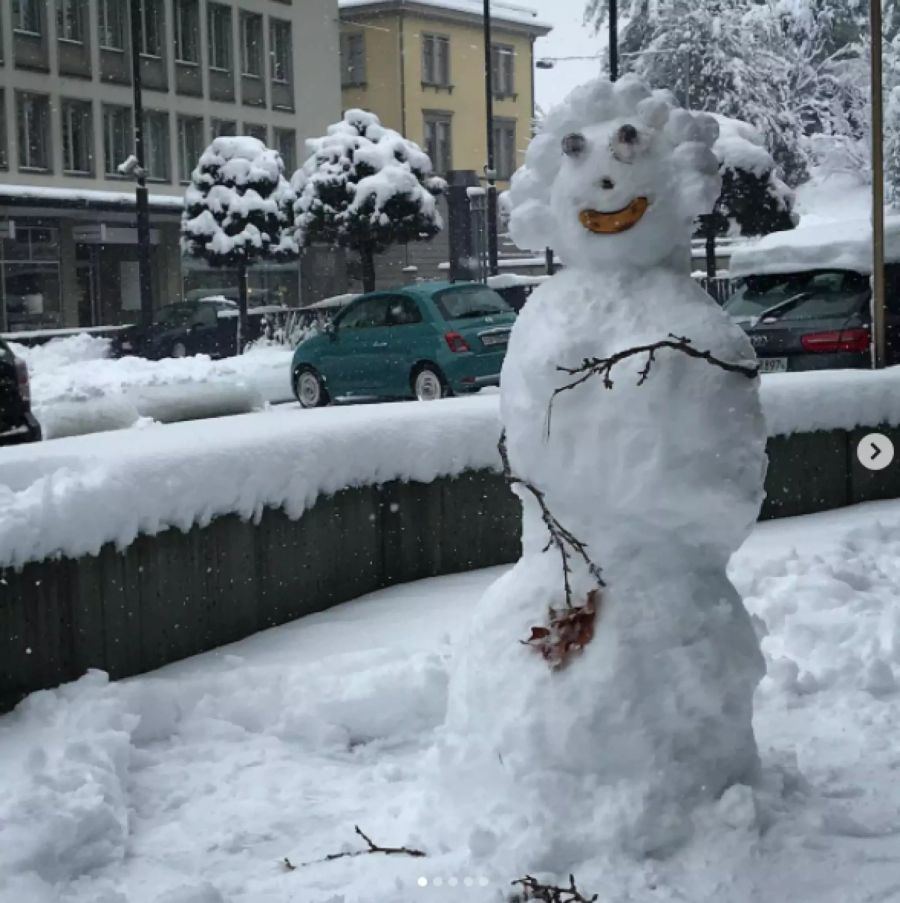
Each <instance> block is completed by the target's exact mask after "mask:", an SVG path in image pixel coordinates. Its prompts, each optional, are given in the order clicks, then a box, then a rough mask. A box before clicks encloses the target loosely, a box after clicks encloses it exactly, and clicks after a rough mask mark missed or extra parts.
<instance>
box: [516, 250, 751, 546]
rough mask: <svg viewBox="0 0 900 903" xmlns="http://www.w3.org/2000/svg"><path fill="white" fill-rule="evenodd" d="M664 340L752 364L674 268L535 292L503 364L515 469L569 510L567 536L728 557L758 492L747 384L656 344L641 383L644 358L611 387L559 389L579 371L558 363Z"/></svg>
mask: <svg viewBox="0 0 900 903" xmlns="http://www.w3.org/2000/svg"><path fill="white" fill-rule="evenodd" d="M670 335H675V336H685V337H688V338H690V339H691V342H692V344H693V345H694V346H695V347H696V348H698V349H702V350H708V351H711V352H712V353H713V354H714V355H716V356H717V357H718V358H720V359H722V360H725V361H732V362H738V361H743V362H744V363H746V364H748V365H750V366H752V365H753V362H754V354H753V350H752V348H751V346H750V343H749V341H748V340H747V338H746V336H745V334H744V333H743V331H742V330H741V329H739V328H738V327H737V326H734V325H733V324H732V323H731V322H730V321H729V319H728V318H727V317H726V316H725V315H724V314H723V313H722V311H721V310H720V308H719V307H718V306H717V305H716V304H715V303H714V302H713V301H712V300H711V299H710V298H709V296H708V295H706V293H705V292H703V291H702V290H701V289H700V288H699V287H698V286H696V285H695V284H694V283H693V281H692V280H690V279H688V278H686V277H684V276H682V275H680V274H679V273H676V272H673V271H671V270H665V269H661V268H660V269H654V270H650V271H646V272H643V273H640V274H635V273H629V272H627V271H626V272H622V273H610V274H608V275H606V276H603V277H600V278H597V277H596V276H594V275H592V274H588V273H584V272H582V271H579V270H567V271H564V272H562V273H560V274H558V275H557V276H555V277H554V278H553V279H551V280H550V281H549V282H548V283H546V284H545V285H543V286H542V287H541V288H540V289H538V290H537V291H536V292H535V293H534V294H533V295H532V297H531V298H530V299H529V302H528V304H527V305H526V306H525V308H524V309H523V311H522V313H521V315H520V318H519V321H518V323H517V324H516V328H515V330H514V331H513V336H512V339H511V342H510V347H509V351H508V354H507V358H506V363H505V365H504V369H503V379H502V385H503V389H502V401H501V404H502V419H503V423H504V426H505V428H506V430H507V436H508V445H509V453H510V459H511V464H512V468H513V471H514V472H515V473H516V474H517V475H519V476H522V477H524V478H527V479H530V480H532V481H533V482H534V483H535V484H536V485H537V486H538V487H540V488H541V489H542V490H544V491H546V492H547V493H548V495H549V496H550V497H552V498H553V500H554V502H555V503H556V504H557V505H558V507H559V508H560V510H561V511H566V512H567V514H568V516H569V518H570V519H573V520H574V521H575V522H574V523H573V524H572V527H571V528H572V529H573V531H574V532H576V533H577V534H578V535H580V536H582V537H583V538H584V541H585V542H587V543H588V544H589V545H592V546H595V547H597V548H598V554H599V549H601V548H604V547H605V551H606V552H607V554H611V553H612V547H614V546H615V547H621V546H622V545H623V544H626V543H638V544H643V545H646V544H647V543H649V542H651V541H652V540H653V537H654V536H657V535H659V536H662V537H664V541H665V542H666V543H671V542H672V541H674V540H679V541H683V542H684V543H685V544H686V545H688V546H693V547H694V548H697V549H699V548H703V547H706V549H707V551H708V552H709V553H710V554H716V553H718V555H719V556H720V558H721V561H722V563H724V562H725V561H727V559H728V557H729V556H730V555H731V553H732V552H733V551H734V550H735V549H736V548H737V547H738V546H739V545H740V543H741V542H742V541H743V539H744V538H745V536H746V534H747V532H748V531H749V529H750V527H751V525H752V524H753V522H754V521H755V519H756V515H757V512H758V510H759V505H760V502H761V498H762V485H761V474H762V472H763V467H764V449H763V445H764V428H763V422H762V415H761V411H760V405H759V400H758V388H757V385H756V382H755V381H751V380H748V379H747V378H745V377H743V376H740V375H734V374H728V373H725V372H723V371H722V370H719V369H717V368H714V367H713V366H711V365H710V364H707V363H705V362H703V361H699V360H696V359H693V358H689V357H687V356H685V355H684V354H682V353H680V352H678V351H674V350H670V349H663V350H660V351H658V352H657V353H656V357H655V360H654V361H653V363H652V365H651V368H650V370H649V373H648V374H647V376H646V379H645V380H644V381H643V384H641V385H638V383H639V381H640V379H641V371H642V369H643V368H644V367H645V366H646V364H647V355H646V354H639V355H636V356H634V357H631V358H628V359H626V360H623V361H622V362H621V363H619V364H617V365H616V366H615V367H614V368H613V369H612V371H611V373H610V377H611V379H612V381H613V386H612V388H606V387H605V386H604V383H603V380H602V379H601V378H600V377H599V376H595V377H592V378H591V379H589V380H587V381H586V382H584V383H583V384H582V385H580V386H577V387H575V388H573V389H571V390H567V391H564V392H561V393H560V394H558V395H556V397H554V392H555V390H557V389H558V388H560V387H562V386H565V385H567V384H568V383H571V382H573V381H574V380H575V379H576V377H574V376H569V375H567V374H566V373H564V372H561V371H560V370H559V369H558V368H559V367H561V366H562V367H577V366H579V365H580V364H581V363H582V362H583V361H584V360H585V359H586V358H604V357H609V356H611V355H614V354H616V353H619V352H621V351H623V350H624V349H629V348H634V347H639V346H642V345H650V344H653V343H656V342H658V341H660V340H665V339H666V338H668V337H669V336H670ZM551 402H552V407H551ZM579 531H580V532H579Z"/></svg>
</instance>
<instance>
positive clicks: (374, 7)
mask: <svg viewBox="0 0 900 903" xmlns="http://www.w3.org/2000/svg"><path fill="white" fill-rule="evenodd" d="M338 6H339V7H340V11H341V13H342V14H343V15H344V17H346V15H345V14H346V13H348V12H353V11H356V10H360V11H365V12H373V13H378V12H393V11H396V10H404V11H407V12H412V13H420V14H421V15H423V16H428V17H431V18H435V17H440V18H442V19H451V20H457V21H459V20H463V21H477V22H478V23H479V24H480V23H481V22H482V21H483V19H484V5H483V3H482V2H481V0H339V2H338ZM491 22H492V23H497V24H502V25H511V26H516V27H517V28H519V29H521V28H524V29H526V30H528V31H530V32H532V33H533V34H535V35H545V34H547V33H548V32H550V31H551V30H552V29H553V26H552V25H551V24H550V23H549V22H544V21H542V20H540V19H538V15H537V13H536V12H535V11H534V10H533V9H531V8H530V7H528V6H520V5H518V4H515V3H502V2H498V0H492V3H491Z"/></svg>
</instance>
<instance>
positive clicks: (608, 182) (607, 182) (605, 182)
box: [600, 178, 616, 191]
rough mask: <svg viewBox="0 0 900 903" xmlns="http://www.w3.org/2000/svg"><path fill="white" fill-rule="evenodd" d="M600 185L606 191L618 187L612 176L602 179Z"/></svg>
mask: <svg viewBox="0 0 900 903" xmlns="http://www.w3.org/2000/svg"><path fill="white" fill-rule="evenodd" d="M600 187H601V188H603V189H605V190H606V191H612V190H613V188H615V187H616V183H615V182H613V180H612V179H610V178H605V179H601V180H600Z"/></svg>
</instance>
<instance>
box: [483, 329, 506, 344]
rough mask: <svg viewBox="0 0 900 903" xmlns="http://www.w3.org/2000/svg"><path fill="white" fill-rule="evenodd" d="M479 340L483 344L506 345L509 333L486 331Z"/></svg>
mask: <svg viewBox="0 0 900 903" xmlns="http://www.w3.org/2000/svg"><path fill="white" fill-rule="evenodd" d="M481 341H482V342H483V344H485V345H508V344H509V333H508V332H494V333H488V334H487V335H483V336H482V337H481Z"/></svg>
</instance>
